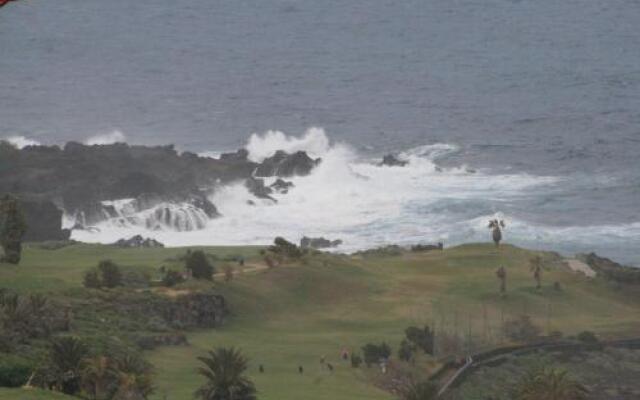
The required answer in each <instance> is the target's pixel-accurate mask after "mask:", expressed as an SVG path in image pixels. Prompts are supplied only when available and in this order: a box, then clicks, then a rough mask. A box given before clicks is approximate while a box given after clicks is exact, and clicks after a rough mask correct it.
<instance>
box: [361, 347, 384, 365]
mask: <svg viewBox="0 0 640 400" xmlns="http://www.w3.org/2000/svg"><path fill="white" fill-rule="evenodd" d="M362 355H363V356H364V363H365V364H367V367H370V366H371V365H373V364H375V363H378V362H380V361H381V360H386V359H388V358H389V357H390V356H391V347H389V345H388V344H386V343H385V342H382V343H381V344H379V345H376V344H373V343H367V344H366V345H365V346H364V347H363V348H362Z"/></svg>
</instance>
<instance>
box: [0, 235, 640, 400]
mask: <svg viewBox="0 0 640 400" xmlns="http://www.w3.org/2000/svg"><path fill="white" fill-rule="evenodd" d="M285 247H286V246H285ZM51 248H53V249H51ZM194 250H196V249H194ZM200 250H202V251H203V252H204V253H206V254H208V255H209V256H208V259H209V260H212V264H213V265H214V266H215V268H216V270H217V271H225V270H227V269H229V268H230V269H232V270H233V271H234V272H235V273H236V274H235V275H233V279H224V276H225V274H224V273H218V274H215V275H214V276H213V281H212V282H209V281H206V280H204V281H197V280H187V281H186V282H182V283H180V282H175V285H174V286H172V287H170V288H168V287H165V286H162V283H161V280H162V279H163V277H164V275H165V273H166V271H168V270H174V271H182V270H183V266H182V265H183V263H184V254H185V249H162V248H154V249H119V248H115V247H111V246H98V245H84V244H74V245H70V246H65V247H58V246H41V245H36V244H32V245H27V246H26V248H25V250H24V252H23V259H22V262H21V264H20V265H18V266H15V265H9V264H0V283H1V284H0V285H1V286H2V287H7V288H11V289H12V291H15V292H17V293H19V294H24V295H28V294H32V293H39V294H42V295H44V296H47V298H49V299H50V301H52V302H53V304H70V303H76V304H77V303H78V302H80V303H81V304H83V307H84V308H81V309H84V311H80V312H79V313H77V314H76V315H74V320H73V323H72V332H71V333H72V334H73V335H75V336H78V337H81V338H83V340H86V341H87V343H89V344H90V345H91V346H92V347H93V346H98V347H99V346H103V347H102V348H108V345H109V344H110V343H112V342H113V341H114V339H115V338H121V337H122V338H123V339H118V340H124V344H125V345H126V346H133V347H134V348H136V349H138V347H137V344H136V340H135V337H139V336H140V335H142V334H145V335H146V334H150V335H151V334H153V335H155V334H157V333H158V332H153V331H154V330H157V326H156V325H154V324H158V322H159V321H157V320H155V321H154V320H152V319H151V318H145V314H148V310H145V309H138V308H136V307H132V308H131V309H129V308H127V309H126V310H127V312H119V310H121V307H124V305H126V304H138V303H140V302H145V303H146V302H148V301H151V302H152V303H153V302H155V303H157V304H158V305H159V307H164V305H165V304H169V303H165V302H168V301H172V300H173V299H176V298H180V296H184V295H186V294H188V293H192V292H194V291H197V292H200V291H208V290H213V291H214V292H215V293H218V294H221V295H223V296H224V298H225V301H226V303H227V304H228V306H229V309H230V312H231V315H230V316H229V317H228V318H227V319H226V321H225V323H224V324H223V325H222V326H221V327H219V328H216V329H196V330H194V329H193V328H188V329H184V330H181V329H176V328H175V327H171V326H169V325H170V324H169V323H168V322H166V321H165V322H162V321H160V322H162V323H160V324H159V325H160V330H161V332H160V333H162V334H164V333H171V334H174V333H176V334H178V333H179V334H181V335H184V337H185V338H186V340H187V341H188V345H186V346H185V345H180V346H160V347H156V346H152V347H153V348H154V349H153V350H151V351H147V352H145V353H144V356H145V358H146V359H147V360H148V361H149V362H150V364H151V365H152V366H153V369H154V375H153V384H154V386H155V391H154V393H153V394H152V396H151V398H153V399H163V398H164V396H166V397H167V398H169V399H171V398H176V399H189V398H192V396H193V393H194V391H195V390H196V389H197V388H199V387H201V386H202V385H203V383H204V380H203V378H202V377H201V376H199V375H198V374H197V368H198V367H199V362H198V357H202V356H206V355H207V352H208V351H209V350H211V349H212V348H215V347H235V348H238V349H240V350H241V351H242V354H243V355H244V356H246V357H247V359H248V365H247V371H246V374H247V377H248V378H249V379H250V380H251V381H253V382H254V383H255V387H256V388H257V391H258V393H257V397H258V398H260V399H267V400H269V399H272V400H287V399H299V398H305V399H312V400H313V399H317V400H320V399H331V400H340V399H345V400H346V399H349V400H351V399H392V398H395V397H396V395H394V394H392V393H390V392H389V391H388V387H387V385H386V382H385V379H386V378H385V376H383V375H382V374H381V373H380V369H379V368H378V366H377V365H373V366H372V367H371V368H367V367H366V366H365V365H364V364H362V365H360V366H359V367H358V368H353V367H352V363H351V361H350V358H351V357H350V358H348V359H346V360H344V359H343V358H342V352H343V350H345V349H346V350H348V351H349V353H351V354H354V353H356V354H355V356H358V355H359V356H363V354H362V347H363V346H365V345H366V344H367V343H373V344H380V343H383V342H385V343H387V344H389V346H390V347H391V350H392V354H391V364H390V366H389V367H390V368H391V370H390V372H389V374H393V373H395V371H396V370H402V369H404V368H406V369H411V370H415V371H420V372H419V375H421V376H428V374H429V373H430V372H433V371H435V370H436V369H437V367H438V366H439V361H438V360H439V359H440V358H441V357H443V356H446V355H456V354H459V355H463V354H465V353H466V352H468V351H479V350H483V349H487V348H491V347H495V346H499V345H506V344H508V343H510V342H512V341H513V340H514V339H513V338H510V337H508V336H507V335H506V334H505V331H504V329H503V325H504V323H505V322H508V321H516V322H514V323H513V324H514V326H515V327H518V326H519V327H520V328H522V324H521V325H517V321H521V320H522V318H523V317H522V316H527V318H528V321H529V322H530V323H531V324H532V326H534V327H535V328H536V329H537V331H538V334H539V335H547V334H557V333H556V332H562V333H563V334H564V335H565V336H568V335H575V334H578V333H579V332H581V331H584V330H589V331H593V332H595V333H596V334H597V335H598V336H599V337H602V338H606V337H622V336H631V335H633V334H634V333H637V332H638V330H639V329H640V290H639V289H638V287H634V286H625V285H620V284H615V285H613V284H611V283H610V282H608V281H606V280H601V279H593V280H590V279H587V278H585V277H584V276H582V275H579V274H574V273H571V272H570V271H568V270H567V269H565V268H564V267H563V266H562V264H561V262H560V261H561V260H560V259H559V258H558V257H557V256H555V255H553V254H549V253H534V252H530V251H527V250H523V249H518V248H514V247H510V246H504V245H501V246H500V247H499V248H496V247H495V246H493V245H492V244H491V245H465V246H460V247H456V248H452V249H446V250H444V251H439V250H436V251H428V252H410V251H393V252H387V251H380V252H377V253H376V252H368V253H363V254H362V255H360V256H353V257H349V256H341V255H327V254H322V253H316V252H309V253H307V254H298V253H295V254H294V253H291V252H290V251H289V252H288V253H287V257H286V258H283V259H282V260H278V263H274V265H272V268H267V265H265V264H266V262H265V260H264V258H265V257H268V256H269V254H270V253H273V254H278V253H277V252H275V253H274V252H273V251H269V252H268V253H264V254H260V251H261V250H262V249H261V248H256V247H242V248H240V247H238V248H234V247H209V248H200ZM536 255H537V256H540V257H541V265H542V267H541V269H542V271H543V273H541V274H539V278H540V279H539V281H540V289H536V287H537V285H538V278H536V277H535V276H534V274H532V270H531V259H532V258H533V257H534V256H536ZM294 256H295V257H294ZM240 258H242V259H243V260H244V261H245V262H243V263H242V264H243V265H241V264H240V263H238V262H236V261H235V260H238V259H240ZM274 258H275V256H274ZM106 259H109V260H112V262H113V263H115V264H117V265H118V266H121V267H122V268H123V270H124V271H125V274H123V279H124V276H125V275H126V272H127V271H137V272H140V273H144V274H146V275H148V276H149V279H150V280H151V285H150V287H147V288H136V287H129V286H126V285H125V286H124V287H118V288H115V289H102V290H96V289H84V288H83V278H84V274H85V272H86V271H87V270H90V269H91V268H93V267H95V266H97V265H98V263H99V262H100V261H101V260H106ZM500 265H504V266H505V268H506V270H507V281H508V285H507V288H506V294H505V295H504V296H502V295H501V294H500V282H499V281H498V280H497V279H496V275H495V271H496V268H497V267H498V266H500ZM163 267H164V268H163ZM241 270H244V271H245V272H244V273H239V272H240V271H241ZM163 271H164V272H163ZM125 280H126V279H125ZM154 282H156V283H154ZM101 319H104V321H101ZM154 326H155V327H154ZM411 326H413V327H425V326H429V328H430V329H433V330H434V331H435V333H436V334H435V343H434V344H433V347H434V353H435V357H432V356H430V355H429V354H425V352H424V351H423V350H420V351H415V352H414V353H415V357H414V358H415V359H414V360H413V361H412V362H413V364H411V363H405V362H401V361H400V360H399V359H398V357H397V350H398V349H399V348H400V343H401V341H402V340H403V339H404V340H407V335H406V333H405V330H406V329H407V328H408V327H411ZM524 328H526V327H524ZM416 329H419V330H423V333H424V334H420V335H418V334H417V333H418V332H417V331H415V330H412V331H411V332H412V334H411V336H412V337H414V339H415V341H416V342H418V343H422V345H421V346H424V347H426V348H429V346H430V344H429V335H428V334H426V332H427V331H426V330H424V328H416ZM516 331H517V329H516ZM122 332H125V334H122ZM525 332H528V331H527V330H526V329H525ZM56 335H57V334H56ZM410 344H411V345H412V347H417V346H416V343H410ZM34 346H35V347H34V348H35V349H36V350H37V349H45V348H46V346H45V344H42V345H40V344H38V343H35V344H34ZM136 351H137V350H136ZM321 361H324V362H321ZM328 364H330V365H331V369H330V368H329V367H328ZM260 365H262V370H263V372H260V368H259V366H260ZM299 367H303V373H300V370H299ZM424 388H426V386H425V387H424ZM424 388H423V389H424ZM425 390H426V389H425ZM5 393H16V392H15V391H14V392H8V391H6V390H0V399H2V398H3V397H2V396H3V395H5ZM32 393H38V392H37V391H33V392H32ZM34 398H38V397H34ZM50 398H52V399H54V398H57V397H54V395H52V397H50Z"/></svg>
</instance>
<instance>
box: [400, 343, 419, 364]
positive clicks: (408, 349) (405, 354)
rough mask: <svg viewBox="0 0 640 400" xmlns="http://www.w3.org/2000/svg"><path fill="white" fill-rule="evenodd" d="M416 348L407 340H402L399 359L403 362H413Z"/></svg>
mask: <svg viewBox="0 0 640 400" xmlns="http://www.w3.org/2000/svg"><path fill="white" fill-rule="evenodd" d="M414 350H415V347H414V346H412V345H411V343H409V341H408V340H407V339H402V342H400V348H399V349H398V358H399V359H401V360H402V361H407V362H409V361H411V360H412V359H413V351H414Z"/></svg>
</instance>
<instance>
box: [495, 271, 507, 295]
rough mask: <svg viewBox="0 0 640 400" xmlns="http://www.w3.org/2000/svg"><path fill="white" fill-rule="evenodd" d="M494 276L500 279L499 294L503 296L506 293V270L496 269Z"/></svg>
mask: <svg viewBox="0 0 640 400" xmlns="http://www.w3.org/2000/svg"><path fill="white" fill-rule="evenodd" d="M496 276H497V277H498V279H500V294H502V295H503V296H504V294H505V293H506V292H507V270H506V269H505V268H504V267H500V268H498V270H497V271H496Z"/></svg>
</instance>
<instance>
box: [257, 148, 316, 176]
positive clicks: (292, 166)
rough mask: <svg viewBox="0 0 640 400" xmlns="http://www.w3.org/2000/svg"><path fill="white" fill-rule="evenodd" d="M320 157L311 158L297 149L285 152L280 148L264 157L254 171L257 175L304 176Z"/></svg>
mask: <svg viewBox="0 0 640 400" xmlns="http://www.w3.org/2000/svg"><path fill="white" fill-rule="evenodd" d="M320 161H321V159H320V158H318V159H315V160H314V159H312V158H311V157H309V156H308V155H307V153H306V152H304V151H298V152H296V153H293V154H287V153H286V152H284V151H282V150H278V151H276V153H275V154H274V155H273V156H271V157H269V158H266V159H265V160H264V161H263V162H262V163H261V164H260V165H259V166H258V168H256V171H255V173H254V175H255V176H257V177H269V176H279V177H283V178H286V177H291V176H305V175H309V174H310V173H311V170H313V169H314V168H315V167H316V166H317V165H318V164H320Z"/></svg>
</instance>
